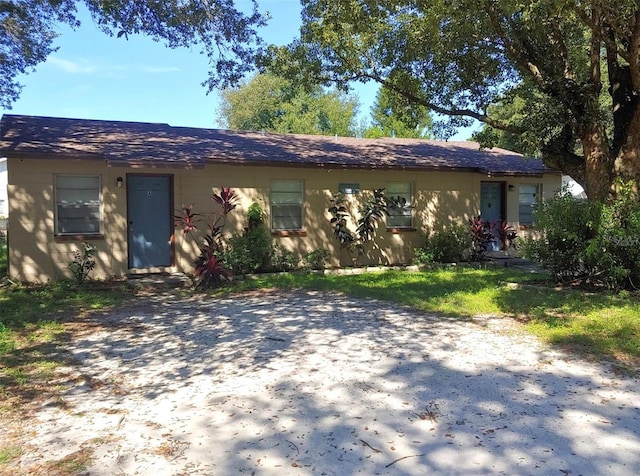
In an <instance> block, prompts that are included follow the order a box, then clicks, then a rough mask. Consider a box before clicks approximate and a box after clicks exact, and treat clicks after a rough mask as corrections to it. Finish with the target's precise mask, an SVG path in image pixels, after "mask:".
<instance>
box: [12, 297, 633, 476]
mask: <svg viewBox="0 0 640 476" xmlns="http://www.w3.org/2000/svg"><path fill="white" fill-rule="evenodd" d="M91 319H92V322H93V323H94V324H95V325H94V327H92V328H91V329H90V331H89V332H86V333H85V334H83V335H80V336H78V337H76V338H75V339H74V341H73V342H71V343H70V344H69V345H70V350H71V352H72V354H73V357H74V359H77V360H78V361H79V362H80V365H79V367H77V368H75V367H70V368H68V369H66V371H67V372H69V373H74V372H80V373H81V374H82V375H85V376H89V377H90V378H87V379H85V380H84V381H83V382H82V383H77V384H76V385H69V386H68V389H67V391H66V393H65V396H64V399H65V401H66V402H67V403H68V407H67V408H72V409H73V410H71V411H69V410H64V409H61V408H56V407H48V408H45V409H43V410H42V411H41V412H40V414H39V417H38V418H39V420H38V421H39V423H38V425H36V427H35V428H34V429H33V432H34V438H33V441H32V445H33V447H32V451H27V452H26V453H25V454H24V455H23V457H22V458H21V462H20V463H21V464H22V465H23V467H24V468H27V467H29V465H33V464H37V463H38V462H39V461H41V460H42V459H43V458H44V459H47V458H48V459H56V458H61V457H63V456H64V455H65V454H66V453H67V452H68V453H70V452H73V451H75V450H77V449H78V448H79V447H81V446H82V445H83V444H84V445H87V444H89V442H91V443H90V444H91V445H93V448H94V453H93V455H94V459H93V466H92V467H91V468H90V473H91V474H116V473H118V472H122V473H125V474H129V473H134V472H138V473H145V474H148V473H152V472H154V473H156V474H178V473H182V472H187V473H189V474H221V475H222V474H234V473H238V472H239V473H241V474H305V475H306V474H325V475H355V474H415V475H418V474H438V473H440V474H486V473H505V474H522V473H538V474H553V473H556V474H562V473H564V474H636V473H639V472H640V409H639V408H638V405H639V404H638V402H640V386H639V383H638V380H636V379H633V378H631V377H624V378H623V377H620V378H619V377H616V376H615V375H613V374H612V373H610V372H608V370H607V369H605V368H602V367H600V366H596V365H594V364H589V363H585V362H582V361H580V360H577V359H573V358H569V357H567V356H564V355H562V354H560V353H557V352H556V351H553V350H550V349H548V348H545V347H544V346H542V345H540V344H539V343H538V342H537V341H536V340H535V339H533V338H532V337H530V336H528V335H526V334H523V333H521V331H520V330H519V328H518V327H517V326H515V325H514V324H513V323H511V321H507V320H498V319H489V318H487V319H475V320H474V321H473V322H471V321H469V320H460V319H450V318H444V317H433V316H429V315H426V314H421V313H417V312H415V311H412V310H408V309H405V308H401V307H398V306H397V305H393V304H389V303H383V302H372V301H363V300H358V299H353V298H348V297H344V296H342V295H338V294H331V293H322V292H315V291H295V292H294V291H286V292H285V291H273V292H256V293H247V294H243V295H235V296H230V297H225V298H212V297H209V296H201V297H194V298H190V299H186V300H184V299H182V298H180V299H178V298H174V297H171V296H168V295H166V296H154V297H150V298H145V299H141V300H139V301H138V302H137V303H136V304H135V305H128V306H124V307H122V308H120V309H118V310H115V311H112V312H109V313H105V314H101V315H95V316H93V317H92V318H91ZM68 381H70V382H73V381H74V380H73V379H68ZM36 448H37V450H36Z"/></svg>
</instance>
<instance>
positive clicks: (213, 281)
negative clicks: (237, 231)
mask: <svg viewBox="0 0 640 476" xmlns="http://www.w3.org/2000/svg"><path fill="white" fill-rule="evenodd" d="M211 199H212V200H213V201H214V202H215V203H216V204H217V205H218V206H219V207H220V211H219V212H214V213H213V215H212V217H211V219H210V222H209V223H208V224H207V229H208V232H207V234H206V235H205V236H204V238H203V243H202V244H201V245H198V248H199V250H200V254H199V255H198V257H197V258H196V260H195V261H194V265H195V275H196V277H197V278H198V282H197V283H196V289H199V288H209V287H216V286H219V285H220V284H222V283H223V282H225V281H231V276H232V273H231V271H230V270H229V269H228V268H226V267H225V266H224V262H223V258H222V252H223V250H224V243H223V239H224V228H225V225H226V221H227V215H228V214H229V213H231V212H232V211H233V210H234V209H235V208H236V206H237V205H236V203H235V202H236V201H237V199H238V197H237V194H236V193H235V192H234V191H233V190H231V189H230V188H228V187H227V188H225V187H222V190H221V192H220V193H219V194H216V193H215V192H214V193H213V194H212V195H211ZM199 216H201V215H200V214H198V213H193V204H192V205H190V206H188V207H184V206H183V207H182V210H181V214H180V215H176V226H178V227H182V232H183V233H184V234H193V232H194V231H196V230H197V229H198V227H197V225H196V222H197V221H199V219H198V218H197V217H199Z"/></svg>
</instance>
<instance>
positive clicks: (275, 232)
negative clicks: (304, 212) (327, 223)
mask: <svg viewBox="0 0 640 476" xmlns="http://www.w3.org/2000/svg"><path fill="white" fill-rule="evenodd" d="M271 236H307V230H271Z"/></svg>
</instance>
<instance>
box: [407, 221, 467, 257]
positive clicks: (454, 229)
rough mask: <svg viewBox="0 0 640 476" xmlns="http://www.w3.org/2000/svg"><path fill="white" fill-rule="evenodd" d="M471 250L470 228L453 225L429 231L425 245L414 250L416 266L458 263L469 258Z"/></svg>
mask: <svg viewBox="0 0 640 476" xmlns="http://www.w3.org/2000/svg"><path fill="white" fill-rule="evenodd" d="M470 248H471V235H470V233H469V229H468V227H466V226H464V225H461V224H456V223H452V224H450V225H447V226H446V227H442V228H440V229H438V230H435V231H431V230H428V231H427V235H426V237H425V244H424V246H423V247H422V248H416V249H415V250H414V261H415V262H416V264H428V263H433V262H436V263H457V262H459V261H464V260H465V258H467V255H468V252H469V249H470Z"/></svg>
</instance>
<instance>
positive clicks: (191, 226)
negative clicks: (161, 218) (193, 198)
mask: <svg viewBox="0 0 640 476" xmlns="http://www.w3.org/2000/svg"><path fill="white" fill-rule="evenodd" d="M194 205H195V204H194V203H192V204H191V205H189V206H188V207H187V206H185V205H182V208H181V209H180V213H179V214H177V215H175V216H174V217H173V218H174V220H175V223H176V228H182V233H183V234H185V235H186V234H188V233H191V232H194V231H196V230H197V229H198V226H197V225H196V222H198V221H200V219H199V218H197V217H199V216H201V215H200V214H199V213H193V206H194Z"/></svg>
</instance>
